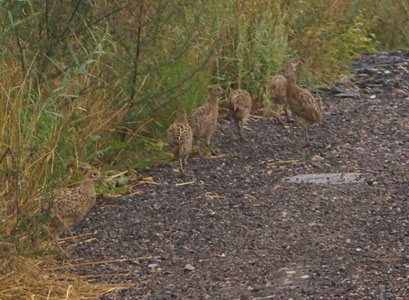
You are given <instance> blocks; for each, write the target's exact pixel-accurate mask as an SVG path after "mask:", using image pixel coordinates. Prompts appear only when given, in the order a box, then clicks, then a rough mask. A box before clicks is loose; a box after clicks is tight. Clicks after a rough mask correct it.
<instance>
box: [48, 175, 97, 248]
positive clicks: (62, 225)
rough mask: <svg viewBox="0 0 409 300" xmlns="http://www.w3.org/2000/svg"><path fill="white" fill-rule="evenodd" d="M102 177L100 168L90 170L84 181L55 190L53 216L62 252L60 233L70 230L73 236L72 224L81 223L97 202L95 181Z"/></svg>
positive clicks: (56, 235) (56, 238)
mask: <svg viewBox="0 0 409 300" xmlns="http://www.w3.org/2000/svg"><path fill="white" fill-rule="evenodd" d="M101 178H102V176H101V172H99V171H98V170H90V171H88V172H87V174H86V175H85V178H84V180H83V181H82V183H81V184H80V185H79V186H77V187H75V188H63V189H59V190H56V191H54V192H53V194H52V200H53V203H52V207H51V214H52V216H53V217H54V218H53V225H52V226H53V231H54V232H55V236H54V239H55V243H56V244H57V246H58V248H59V249H60V250H61V252H62V253H64V254H65V251H64V250H63V249H62V247H61V245H60V243H59V242H58V240H59V238H60V235H61V234H62V233H63V232H64V231H65V230H68V231H69V233H70V234H71V236H72V231H71V229H70V227H71V226H73V225H75V224H77V223H79V222H80V221H81V220H82V218H83V217H84V216H85V215H86V214H87V213H88V211H89V210H90V209H91V207H92V206H94V205H95V202H96V193H95V190H94V182H95V181H97V180H100V179H101Z"/></svg>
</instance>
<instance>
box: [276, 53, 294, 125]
mask: <svg viewBox="0 0 409 300" xmlns="http://www.w3.org/2000/svg"><path fill="white" fill-rule="evenodd" d="M298 63H299V60H298V59H297V58H292V59H290V61H289V62H288V64H287V66H286V68H284V69H282V70H280V71H278V72H277V74H276V75H274V76H273V78H272V79H271V83H270V99H271V102H273V103H274V104H275V105H277V116H278V121H279V122H280V123H281V124H284V122H283V121H282V119H281V106H284V112H285V115H286V117H287V122H288V121H290V116H289V115H288V101H287V78H286V76H285V74H286V73H287V68H291V65H292V64H295V65H297V64H298Z"/></svg>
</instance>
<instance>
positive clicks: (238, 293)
mask: <svg viewBox="0 0 409 300" xmlns="http://www.w3.org/2000/svg"><path fill="white" fill-rule="evenodd" d="M351 73H352V75H353V76H352V78H351V81H352V83H351V84H347V85H344V84H340V85H339V86H337V87H336V88H333V89H323V90H321V91H320V96H321V98H322V112H323V122H322V124H319V125H315V126H313V127H312V128H311V142H312V146H311V147H309V148H304V147H303V132H302V130H301V127H300V126H299V125H298V124H297V123H295V122H291V123H288V124H287V125H286V126H282V125H280V124H278V123H277V121H276V120H274V119H273V118H271V119H267V118H262V117H257V116H256V117H254V118H252V119H251V120H250V121H249V122H248V123H247V125H246V128H245V134H246V136H247V138H248V140H249V142H248V143H242V142H241V141H240V140H239V139H238V135H237V129H236V127H235V126H234V124H233V122H232V121H231V120H230V119H229V118H228V117H225V118H221V119H220V120H219V127H218V130H217V131H216V134H215V136H214V139H213V143H214V145H215V146H216V147H217V149H218V152H219V155H218V156H216V157H212V158H209V157H208V158H204V159H199V158H198V157H197V156H192V157H191V158H190V159H189V162H188V165H187V173H188V175H187V176H186V177H183V176H182V175H181V174H180V173H179V171H178V165H177V163H176V162H172V163H169V164H163V165H160V166H158V167H155V168H152V169H150V170H146V171H145V172H144V173H143V176H145V177H149V176H151V177H152V180H153V182H147V183H145V184H140V185H138V186H136V187H135V189H137V190H140V191H141V192H140V194H138V195H133V196H124V197H122V198H121V199H118V200H117V201H114V202H109V203H108V202H101V203H99V204H98V205H97V206H96V207H94V208H93V209H92V210H91V212H90V213H89V215H88V216H87V217H86V218H85V219H84V220H83V221H82V222H81V224H80V225H79V226H78V227H77V228H76V231H75V232H76V234H78V235H81V234H83V235H85V236H83V237H82V238H81V239H80V240H81V244H80V245H78V246H77V247H76V248H75V250H74V252H73V256H74V257H73V258H72V259H71V260H69V261H66V262H65V263H66V265H67V266H70V265H72V271H73V272H77V273H79V274H81V275H84V277H85V278H88V279H90V280H94V281H108V282H126V283H127V284H129V285H130V286H131V287H130V288H128V289H124V290H122V291H119V292H116V293H114V294H111V295H108V296H105V297H104V298H103V299H149V300H159V299H254V300H256V299H258V300H261V299H393V300H399V299H401V300H402V299H409V218H408V215H409V196H408V194H409V131H408V129H409V54H408V53H403V52H395V53H381V54H377V55H363V56H362V57H361V58H360V59H359V60H357V61H356V62H355V64H354V66H353V68H352V70H351ZM321 173H359V174H356V175H357V176H358V177H357V180H356V182H352V183H343V178H342V177H340V178H339V180H340V182H337V183H338V184H314V183H306V182H302V181H300V182H291V180H287V179H288V177H291V176H295V175H303V174H321ZM328 176H329V175H328ZM324 177H325V176H324ZM286 178H287V179H286Z"/></svg>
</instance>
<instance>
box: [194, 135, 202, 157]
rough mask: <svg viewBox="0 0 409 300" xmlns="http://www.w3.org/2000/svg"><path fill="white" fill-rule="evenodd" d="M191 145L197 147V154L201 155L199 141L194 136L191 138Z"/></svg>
mask: <svg viewBox="0 0 409 300" xmlns="http://www.w3.org/2000/svg"><path fill="white" fill-rule="evenodd" d="M193 146H194V147H196V148H197V152H198V153H199V156H200V157H202V151H200V142H199V141H198V140H197V139H196V138H195V139H194V140H193Z"/></svg>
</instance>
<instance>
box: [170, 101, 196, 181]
mask: <svg viewBox="0 0 409 300" xmlns="http://www.w3.org/2000/svg"><path fill="white" fill-rule="evenodd" d="M166 140H167V142H168V144H169V147H170V148H171V150H172V152H173V154H174V155H175V156H177V157H178V159H179V166H180V171H181V172H182V174H185V170H184V168H185V166H186V162H187V158H188V157H189V154H190V150H191V149H192V140H193V133H192V128H190V125H189V123H188V121H187V117H186V112H185V110H184V109H183V108H179V109H178V111H177V117H176V120H175V122H174V123H173V124H172V125H170V127H169V128H168V130H167V131H166Z"/></svg>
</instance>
